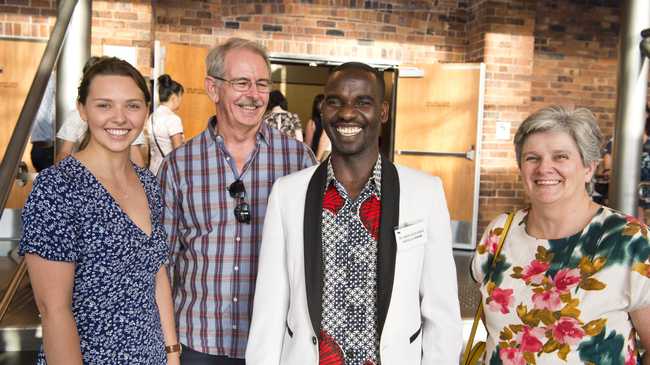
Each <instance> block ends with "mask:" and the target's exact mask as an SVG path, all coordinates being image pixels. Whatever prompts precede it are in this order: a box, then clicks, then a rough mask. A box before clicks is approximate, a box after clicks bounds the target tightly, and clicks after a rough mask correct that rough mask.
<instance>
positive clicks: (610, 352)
mask: <svg viewBox="0 0 650 365" xmlns="http://www.w3.org/2000/svg"><path fill="white" fill-rule="evenodd" d="M605 333H607V328H606V327H605V328H604V329H603V330H602V331H600V333H599V334H598V335H597V336H595V337H592V338H590V339H589V340H588V341H584V342H582V343H580V345H579V346H578V354H579V355H580V360H582V361H583V362H591V363H593V364H598V365H620V364H623V363H624V362H625V359H624V358H623V356H622V354H623V345H624V343H625V338H624V337H623V335H619V334H616V331H612V332H611V333H610V334H609V335H608V336H607V338H605Z"/></svg>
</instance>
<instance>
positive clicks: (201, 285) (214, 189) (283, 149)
mask: <svg viewBox="0 0 650 365" xmlns="http://www.w3.org/2000/svg"><path fill="white" fill-rule="evenodd" d="M216 123H217V122H216V118H214V117H212V118H211V119H210V121H209V122H208V128H207V129H206V130H205V131H204V132H203V133H201V134H199V135H198V136H196V137H195V138H193V139H192V140H190V141H189V142H188V143H186V144H185V145H183V146H181V147H179V148H178V149H176V150H174V151H173V152H171V153H170V154H169V155H168V157H167V158H166V159H165V161H164V162H163V164H162V165H161V168H160V171H159V173H158V176H159V179H160V183H161V186H162V191H163V199H164V204H165V210H164V212H163V222H164V224H165V229H166V230H167V234H168V236H169V238H168V239H169V245H170V250H171V257H170V264H169V272H170V275H171V277H172V283H173V287H174V289H173V296H174V308H175V312H176V313H175V314H176V325H177V327H178V332H179V339H180V342H181V343H183V344H185V345H187V346H189V347H190V348H192V349H194V350H196V351H199V352H203V353H207V354H212V355H223V356H228V357H232V358H244V354H245V351H246V341H247V338H248V330H249V326H250V319H251V313H252V310H253V308H252V307H253V293H254V291H255V279H256V275H257V260H258V254H259V246H260V243H261V239H262V224H263V222H264V214H265V213H266V205H267V200H268V196H269V193H270V191H271V187H272V185H273V182H274V181H275V180H276V179H277V178H279V177H281V176H284V175H287V174H289V173H292V172H295V171H298V170H301V169H303V168H305V167H309V166H311V165H313V164H314V163H315V158H314V156H313V154H312V153H311V151H309V148H307V147H306V146H305V145H304V144H302V143H301V142H299V141H297V140H295V139H293V138H289V137H287V136H285V135H283V134H282V133H281V132H280V131H278V130H275V129H272V128H270V127H269V126H268V125H266V124H265V123H263V124H262V125H261V127H260V129H259V132H258V133H257V137H256V139H257V143H256V147H255V149H254V151H253V152H252V154H251V155H250V157H249V159H248V161H247V162H246V164H245V165H244V168H243V170H242V173H241V175H240V176H237V168H236V165H235V161H234V159H233V158H231V157H230V154H229V153H228V151H227V150H226V146H225V144H224V142H223V138H222V137H221V136H218V135H217V134H216V131H215V127H216ZM237 178H240V179H241V180H242V181H243V182H244V186H245V187H246V198H245V201H246V202H247V203H248V204H249V205H250V209H251V223H250V224H246V223H238V222H237V220H236V219H235V215H234V209H235V206H236V205H237V200H236V199H234V198H232V197H230V194H229V193H228V186H229V185H230V184H232V183H233V182H234V181H235V180H236V179H237Z"/></svg>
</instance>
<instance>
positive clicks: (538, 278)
mask: <svg viewBox="0 0 650 365" xmlns="http://www.w3.org/2000/svg"><path fill="white" fill-rule="evenodd" d="M548 267H549V263H548V262H543V261H539V260H533V261H531V262H530V265H528V266H526V267H525V268H524V272H523V279H524V281H525V282H526V284H530V283H532V284H535V285H539V284H541V283H542V280H543V279H544V273H545V272H546V270H548Z"/></svg>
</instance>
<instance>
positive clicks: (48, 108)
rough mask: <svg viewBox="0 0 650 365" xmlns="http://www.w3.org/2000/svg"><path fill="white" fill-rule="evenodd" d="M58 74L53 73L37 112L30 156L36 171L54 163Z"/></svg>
mask: <svg viewBox="0 0 650 365" xmlns="http://www.w3.org/2000/svg"><path fill="white" fill-rule="evenodd" d="M55 99H56V74H54V73H53V74H51V75H50V78H49V80H48V81H47V87H46V88H45V93H44V94H43V99H42V100H41V105H40V106H39V107H38V112H36V118H35V120H34V125H33V127H32V134H31V137H30V142H31V143H32V149H31V151H30V152H29V157H30V159H31V160H32V166H34V169H35V170H36V172H41V171H42V170H44V169H46V168H48V167H50V166H52V164H54V121H55V120H56V104H55Z"/></svg>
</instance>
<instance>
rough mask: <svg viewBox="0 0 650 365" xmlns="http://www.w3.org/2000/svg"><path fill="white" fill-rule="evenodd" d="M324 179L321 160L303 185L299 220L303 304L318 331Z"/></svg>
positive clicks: (321, 276) (320, 305) (317, 331)
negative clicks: (302, 248)
mask: <svg viewBox="0 0 650 365" xmlns="http://www.w3.org/2000/svg"><path fill="white" fill-rule="evenodd" d="M326 182H327V163H326V162H323V163H321V164H320V166H318V167H317V168H316V171H315V172H314V175H312V177H311V180H309V185H308V186H307V196H306V197H305V216H304V217H305V218H304V222H303V232H304V233H303V234H304V237H303V241H304V242H303V244H304V254H305V259H304V263H305V287H306V291H307V307H308V308H309V316H310V317H311V324H312V326H313V327H314V333H315V334H316V335H318V333H319V332H320V321H321V312H322V303H321V300H322V297H321V293H322V290H323V264H322V260H321V256H322V249H323V247H322V244H321V215H322V210H323V194H324V192H325V183H326Z"/></svg>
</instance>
